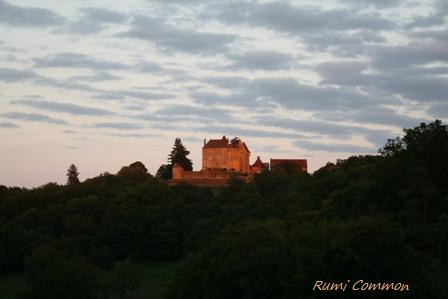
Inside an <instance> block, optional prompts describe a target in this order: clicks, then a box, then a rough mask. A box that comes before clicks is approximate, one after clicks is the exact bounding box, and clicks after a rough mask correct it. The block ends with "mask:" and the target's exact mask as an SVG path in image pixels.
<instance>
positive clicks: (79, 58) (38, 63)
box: [33, 52, 129, 70]
mask: <svg viewBox="0 0 448 299" xmlns="http://www.w3.org/2000/svg"><path fill="white" fill-rule="evenodd" d="M33 61H34V67H37V68H47V67H62V68H87V69H98V70H117V69H118V70H119V69H126V68H129V66H127V65H125V64H122V63H120V62H115V61H108V60H103V59H98V58H96V57H93V56H89V55H84V54H78V53H70V52H67V53H56V54H53V55H48V56H45V57H39V58H33Z"/></svg>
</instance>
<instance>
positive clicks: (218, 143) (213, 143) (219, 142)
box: [204, 136, 229, 148]
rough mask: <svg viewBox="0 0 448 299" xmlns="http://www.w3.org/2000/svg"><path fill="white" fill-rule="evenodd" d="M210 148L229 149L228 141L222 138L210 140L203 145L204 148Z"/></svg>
mask: <svg viewBox="0 0 448 299" xmlns="http://www.w3.org/2000/svg"><path fill="white" fill-rule="evenodd" d="M204 140H205V139H204ZM204 142H205V141H204ZM210 147H229V140H228V139H227V138H226V136H222V138H221V139H210V140H209V141H208V142H207V143H206V144H204V148H210Z"/></svg>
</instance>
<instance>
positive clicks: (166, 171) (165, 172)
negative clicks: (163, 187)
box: [156, 164, 173, 180]
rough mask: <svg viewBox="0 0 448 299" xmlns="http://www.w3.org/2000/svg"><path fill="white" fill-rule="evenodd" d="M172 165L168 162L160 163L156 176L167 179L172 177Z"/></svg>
mask: <svg viewBox="0 0 448 299" xmlns="http://www.w3.org/2000/svg"><path fill="white" fill-rule="evenodd" d="M172 175H173V174H172V166H171V165H168V164H163V165H160V167H159V169H158V170H157V173H156V178H158V179H161V180H169V179H171V177H172Z"/></svg>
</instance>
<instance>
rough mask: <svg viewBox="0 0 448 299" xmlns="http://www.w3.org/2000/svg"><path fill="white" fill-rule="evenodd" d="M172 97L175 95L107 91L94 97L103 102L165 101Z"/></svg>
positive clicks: (138, 91)
mask: <svg viewBox="0 0 448 299" xmlns="http://www.w3.org/2000/svg"><path fill="white" fill-rule="evenodd" d="M174 97H175V95H174V94H171V93H156V92H151V91H145V90H109V91H103V92H101V93H100V94H98V95H96V96H94V98H96V99H103V100H124V99H126V98H131V99H141V100H166V99H172V98H174Z"/></svg>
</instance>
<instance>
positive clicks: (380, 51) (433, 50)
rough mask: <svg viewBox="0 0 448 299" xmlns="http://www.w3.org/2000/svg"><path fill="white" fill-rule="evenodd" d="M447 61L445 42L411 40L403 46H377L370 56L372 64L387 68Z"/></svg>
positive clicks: (447, 52) (447, 51) (447, 53)
mask: <svg viewBox="0 0 448 299" xmlns="http://www.w3.org/2000/svg"><path fill="white" fill-rule="evenodd" d="M447 61H448V44H447V43H438V42H430V43H421V42H413V43H410V44H408V45H405V46H395V47H391V46H382V47H377V48H376V49H375V52H374V54H373V57H372V66H373V67H375V68H378V69H382V70H387V69H391V68H399V67H407V66H409V65H423V64H427V63H431V62H447Z"/></svg>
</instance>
